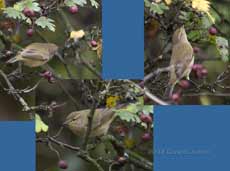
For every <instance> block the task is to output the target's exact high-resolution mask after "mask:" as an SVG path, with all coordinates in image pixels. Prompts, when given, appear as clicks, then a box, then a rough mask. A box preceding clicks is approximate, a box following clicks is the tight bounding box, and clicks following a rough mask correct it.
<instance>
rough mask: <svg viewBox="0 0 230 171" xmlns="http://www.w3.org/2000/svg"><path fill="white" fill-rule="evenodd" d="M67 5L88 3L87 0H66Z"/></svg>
mask: <svg viewBox="0 0 230 171" xmlns="http://www.w3.org/2000/svg"><path fill="white" fill-rule="evenodd" d="M64 3H65V4H66V5H67V6H73V5H79V6H84V5H86V4H87V0H65V2H64Z"/></svg>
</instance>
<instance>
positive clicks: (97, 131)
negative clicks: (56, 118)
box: [63, 108, 116, 138]
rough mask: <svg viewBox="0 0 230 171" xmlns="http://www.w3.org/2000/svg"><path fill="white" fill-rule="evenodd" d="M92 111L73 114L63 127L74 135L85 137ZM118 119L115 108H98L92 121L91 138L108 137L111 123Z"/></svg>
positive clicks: (68, 117) (67, 118) (87, 110)
mask: <svg viewBox="0 0 230 171" xmlns="http://www.w3.org/2000/svg"><path fill="white" fill-rule="evenodd" d="M90 111H91V110H90V109H85V110H80V111H74V112H71V113H70V114H69V115H68V116H67V117H66V120H65V122H64V123H63V126H66V127H67V128H69V129H70V130H71V131H72V132H73V134H75V135H77V136H79V137H84V136H85V135H86V132H87V129H88V122H89V119H88V118H89V115H90ZM115 118H116V115H115V111H114V108H97V109H96V110H95V113H94V117H93V120H92V130H91V133H90V135H89V137H90V138H94V137H101V136H103V135H106V134H107V132H108V130H109V128H110V125H111V123H112V122H113V120H114V119H115Z"/></svg>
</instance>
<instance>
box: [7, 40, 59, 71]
mask: <svg viewBox="0 0 230 171" xmlns="http://www.w3.org/2000/svg"><path fill="white" fill-rule="evenodd" d="M57 50H58V46H57V45H55V44H53V43H31V44H30V45H28V46H26V47H25V48H24V49H23V50H22V51H20V52H19V53H18V54H17V56H15V57H14V58H12V59H10V60H8V61H7V63H14V62H17V61H22V62H23V63H24V64H25V65H26V66H29V67H39V66H42V65H44V64H45V63H47V62H48V61H49V60H50V59H52V57H53V56H54V55H55V53H56V52H57Z"/></svg>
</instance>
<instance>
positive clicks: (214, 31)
mask: <svg viewBox="0 0 230 171" xmlns="http://www.w3.org/2000/svg"><path fill="white" fill-rule="evenodd" d="M208 32H209V34H211V35H216V34H217V30H216V28H215V27H210V28H209V29H208Z"/></svg>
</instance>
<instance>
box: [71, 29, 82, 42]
mask: <svg viewBox="0 0 230 171" xmlns="http://www.w3.org/2000/svg"><path fill="white" fill-rule="evenodd" d="M84 36H85V32H84V31H83V30H78V31H71V33H70V38H71V39H74V40H78V39H81V38H82V37H84Z"/></svg>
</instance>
